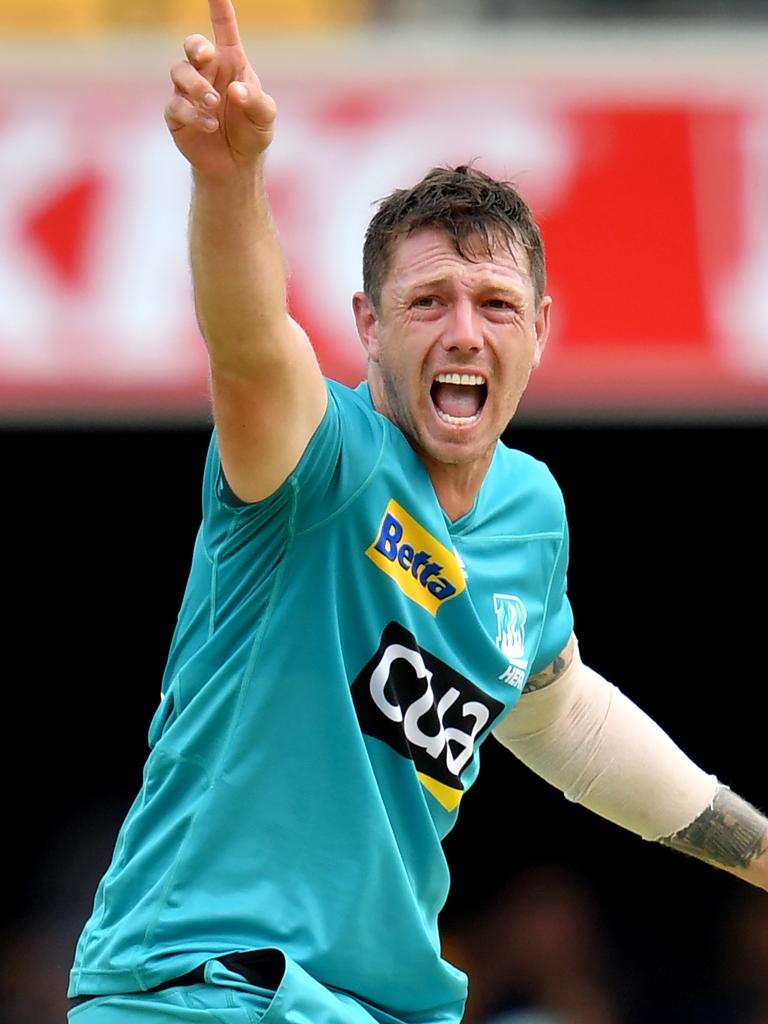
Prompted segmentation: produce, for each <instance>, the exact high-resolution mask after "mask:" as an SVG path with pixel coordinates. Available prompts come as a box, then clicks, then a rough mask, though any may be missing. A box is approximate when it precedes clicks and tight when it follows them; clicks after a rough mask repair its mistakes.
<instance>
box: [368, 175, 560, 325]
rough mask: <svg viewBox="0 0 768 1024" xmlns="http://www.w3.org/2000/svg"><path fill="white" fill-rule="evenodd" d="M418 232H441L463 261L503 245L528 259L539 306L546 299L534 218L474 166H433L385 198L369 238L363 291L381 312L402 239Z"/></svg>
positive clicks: (503, 185)
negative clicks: (415, 181)
mask: <svg viewBox="0 0 768 1024" xmlns="http://www.w3.org/2000/svg"><path fill="white" fill-rule="evenodd" d="M419 228H438V229H439V230H441V231H444V232H445V233H446V234H447V235H448V237H449V238H450V239H451V241H452V242H453V244H454V246H455V248H456V251H457V252H458V253H459V255H460V256H462V257H464V259H469V260H473V259H477V258H478V255H479V254H481V255H486V254H487V255H491V254H492V252H493V249H494V247H495V246H497V245H498V244H499V243H501V244H502V245H503V246H504V247H505V248H506V249H508V251H509V252H510V253H512V255H515V253H514V247H515V246H517V247H519V248H521V249H522V250H523V251H524V252H526V253H527V255H528V263H529V270H530V274H531V278H532V280H533V288H534V293H535V296H536V305H537V307H538V304H539V302H540V301H541V298H542V296H543V294H544V287H545V282H546V270H545V264H544V242H543V240H542V237H541V232H540V231H539V228H538V226H537V224H536V222H535V220H534V219H533V214H532V213H531V210H530V208H529V206H528V204H527V203H526V202H525V200H524V199H523V198H522V196H521V195H520V193H519V192H518V191H517V189H516V188H515V186H514V185H512V184H511V182H508V181H497V180H496V179H495V178H491V177H490V176H489V175H487V174H484V173H483V172H482V171H478V170H477V169H476V168H475V167H471V166H469V165H466V164H462V165H461V166H459V167H433V168H432V170H431V171H430V172H429V173H428V174H427V175H425V177H424V178H422V179H421V181H420V182H418V184H416V185H414V186H413V188H409V189H397V190H396V191H394V192H392V193H391V195H389V196H387V197H386V198H385V199H382V200H381V202H380V203H379V208H378V210H377V211H376V213H375V214H374V216H373V219H372V220H371V223H370V224H369V225H368V230H367V232H366V234H365V243H364V245H363V289H364V290H365V293H366V295H367V296H368V298H369V299H370V300H371V302H372V303H373V306H374V308H376V309H378V308H379V302H380V299H381V289H382V286H383V284H384V281H385V279H386V276H387V274H388V273H389V266H390V261H391V259H392V251H393V248H394V245H395V243H396V242H397V241H398V239H400V238H403V237H405V236H407V235H410V234H411V232H413V231H416V230H418V229H419Z"/></svg>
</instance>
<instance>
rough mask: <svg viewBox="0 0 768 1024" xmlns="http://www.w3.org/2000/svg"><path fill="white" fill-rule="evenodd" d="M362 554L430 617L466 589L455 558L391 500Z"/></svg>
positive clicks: (459, 565) (458, 563) (459, 566)
mask: <svg viewBox="0 0 768 1024" xmlns="http://www.w3.org/2000/svg"><path fill="white" fill-rule="evenodd" d="M365 553H366V555H367V556H368V557H369V558H370V559H371V561H372V562H373V563H374V565H377V566H378V567H379V569H381V570H382V572H385V573H386V574H387V576H389V577H390V578H391V579H393V580H394V581H395V583H396V584H397V585H398V587H400V589H401V590H402V592H403V593H404V594H405V595H406V596H407V597H409V598H410V599H411V600H412V601H415V602H416V604H419V605H421V607H422V608H426V610H427V611H428V612H430V613H431V614H432V615H437V613H438V611H439V610H440V607H441V605H442V604H443V602H444V601H447V600H449V599H450V598H452V597H455V596H456V595H457V594H460V593H461V592H462V591H463V590H464V588H465V587H466V581H465V579H464V574H463V572H462V571H461V564H460V562H459V560H458V558H457V557H456V555H455V554H454V553H453V552H452V551H449V550H448V548H447V547H445V545H444V544H441V543H440V541H439V540H437V538H436V537H433V536H432V534H431V533H429V531H428V530H425V529H424V527H423V526H422V525H421V524H420V523H418V522H417V521H416V520H415V519H414V518H413V517H412V516H411V515H409V514H408V513H407V512H406V511H405V509H404V508H403V507H402V505H399V504H398V503H397V502H396V501H395V500H394V498H393V499H392V500H391V501H390V502H389V504H388V505H387V507H386V510H385V512H384V518H383V519H382V521H381V525H380V526H379V530H378V533H377V535H376V539H375V540H374V541H373V543H372V544H371V545H370V547H369V548H367V549H366V552H365Z"/></svg>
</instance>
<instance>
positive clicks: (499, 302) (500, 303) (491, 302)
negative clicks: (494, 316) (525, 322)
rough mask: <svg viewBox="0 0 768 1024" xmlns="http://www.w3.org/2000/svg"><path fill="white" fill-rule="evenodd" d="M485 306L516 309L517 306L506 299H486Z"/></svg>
mask: <svg viewBox="0 0 768 1024" xmlns="http://www.w3.org/2000/svg"><path fill="white" fill-rule="evenodd" d="M483 305H484V306H488V308H489V309H514V308H515V307H514V306H513V305H512V303H511V302H508V301H507V300H506V299H486V300H485V302H484V303H483Z"/></svg>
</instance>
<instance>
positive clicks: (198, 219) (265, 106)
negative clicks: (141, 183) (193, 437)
mask: <svg viewBox="0 0 768 1024" xmlns="http://www.w3.org/2000/svg"><path fill="white" fill-rule="evenodd" d="M209 11H210V16H211V23H212V25H213V36H214V42H213V43H212V42H211V41H210V40H208V39H207V38H205V37H204V36H201V35H193V36H189V37H188V38H187V39H186V40H185V43H184V52H185V56H186V59H185V60H183V61H180V62H179V63H177V64H175V65H174V66H173V68H172V69H171V80H172V82H173V84H174V87H175V92H174V95H173V97H172V99H171V101H170V102H169V103H168V105H167V107H166V110H165V118H166V123H167V125H168V127H169V129H170V131H171V134H172V136H173V139H174V141H175V143H176V145H177V146H178V148H179V150H180V151H181V152H182V153H183V155H184V156H185V157H186V158H187V160H189V162H190V164H191V166H192V173H193V192H192V209H191V219H190V250H191V261H192V276H193V282H194V290H195V304H196V309H197V316H198V321H199V323H200V328H201V330H202V332H203V336H204V338H205V341H206V344H207V346H208V352H209V358H210V365H211V389H212V397H213V410H214V418H215V421H216V426H217V430H218V436H219V448H220V451H221V457H222V465H223V467H224V472H225V475H226V477H227V481H228V483H229V485H230V487H231V488H232V490H233V491H234V492H235V494H237V495H238V497H240V498H241V499H243V500H244V501H257V500H259V499H260V498H264V497H266V496H267V495H269V494H271V493H272V492H273V491H274V490H275V489H276V488H277V487H279V485H280V484H281V483H282V482H283V481H284V480H285V479H286V477H287V476H288V475H289V474H290V472H291V470H292V469H293V468H294V467H295V465H296V463H297V462H298V461H299V459H300V458H301V455H302V453H303V451H304V449H305V447H306V445H307V442H308V441H309V439H310V437H311V436H312V434H313V432H314V430H315V429H316V427H317V425H318V423H319V422H320V420H321V419H322V416H323V413H324V411H325V407H326V403H327V393H326V388H325V382H324V380H323V377H322V374H321V372H320V368H319V366H318V363H317V359H316V357H315V354H314V351H313V349H312V346H311V345H310V343H309V340H308V338H307V336H306V334H305V333H304V331H303V330H302V329H301V327H299V325H298V324H297V323H296V322H295V321H294V320H293V319H292V318H291V316H290V315H289V312H288V302H287V275H286V269H285V262H284V258H283V253H282V249H281V246H280V240H279V238H278V234H277V231H276V229H275V226H274V223H273V221H272V217H271V215H270V211H269V203H268V200H267V194H266V188H265V181H264V162H265V157H266V152H267V149H268V147H269V145H270V143H271V142H272V137H273V133H274V126H275V116H276V108H275V103H274V101H273V99H272V98H271V96H269V95H267V93H265V92H264V90H263V89H262V88H261V83H260V82H259V79H258V77H257V75H256V73H255V72H254V70H253V68H252V67H251V65H250V63H249V61H248V58H247V56H246V54H245V50H244V48H243V45H242V42H241V40H240V35H239V31H238V26H237V19H236V17H235V11H234V8H233V6H232V2H231V0H209Z"/></svg>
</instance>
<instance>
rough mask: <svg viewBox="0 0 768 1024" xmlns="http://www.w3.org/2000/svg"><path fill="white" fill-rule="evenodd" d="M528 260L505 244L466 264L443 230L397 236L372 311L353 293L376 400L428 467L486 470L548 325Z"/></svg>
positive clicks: (545, 304)
mask: <svg viewBox="0 0 768 1024" xmlns="http://www.w3.org/2000/svg"><path fill="white" fill-rule="evenodd" d="M550 303H551V300H550V299H549V297H545V298H543V299H542V301H541V303H540V304H539V306H538V308H537V306H536V301H535V294H534V287H533V282H532V280H531V277H530V274H529V272H528V260H527V257H526V255H525V254H524V253H523V252H522V251H519V252H518V251H516V252H515V255H514V256H513V255H512V254H511V253H510V252H508V251H507V250H506V249H504V248H503V247H501V246H500V247H499V248H498V249H497V250H495V251H494V253H493V258H492V259H489V258H487V257H485V256H484V257H482V258H481V259H480V261H479V262H470V261H469V260H465V259H464V258H463V257H461V256H460V255H459V254H458V253H457V252H456V250H455V249H454V247H453V244H452V242H451V241H450V239H449V238H448V236H447V235H445V234H444V233H443V232H442V231H439V230H437V229H432V228H424V229H421V230H419V231H415V232H414V233H413V234H411V235H408V236H407V237H405V238H403V239H401V241H400V242H399V243H398V244H397V246H396V248H395V250H394V252H393V256H392V262H391V267H390V271H389V274H388V276H387V278H386V281H385V282H384V285H383V287H382V291H381V299H380V302H379V306H380V309H379V311H378V312H377V311H376V310H374V309H373V307H372V306H371V304H370V302H369V300H368V298H367V296H365V295H364V294H362V293H358V294H357V295H355V298H354V310H355V318H356V322H357V327H358V331H359V333H360V337H361V339H362V341H363V344H364V345H365V346H366V348H367V350H368V357H369V364H368V365H369V383H370V387H371V394H372V397H373V401H374V405H375V406H376V408H377V409H378V410H379V412H381V413H383V414H384V415H385V416H388V417H389V419H391V420H392V421H393V422H394V423H395V424H397V426H398V427H400V429H401V430H402V431H403V432H404V433H405V434H406V436H407V437H408V438H409V439H410V441H411V444H412V445H413V446H414V447H415V449H416V450H417V451H418V452H419V454H420V455H421V457H422V459H423V460H424V461H425V463H426V464H427V466H428V467H430V466H431V465H434V464H438V465H443V466H448V465H463V466H467V465H472V464H477V465H478V466H480V467H481V468H483V469H484V468H487V465H488V464H489V463H490V460H491V458H492V455H493V450H494V448H495V445H496V441H497V440H498V438H499V437H500V435H501V433H502V432H503V431H504V429H505V428H506V426H507V424H508V423H509V421H510V420H511V418H512V416H513V415H514V413H515V410H516V409H517V405H518V402H519V401H520V398H521V396H522V394H523V392H524V391H525V388H526V385H527V384H528V378H529V377H530V374H531V371H532V370H533V369H534V368H535V367H536V366H538V363H539V359H540V357H541V352H542V349H543V347H544V344H545V343H546V339H547V335H548V333H549V308H550Z"/></svg>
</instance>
